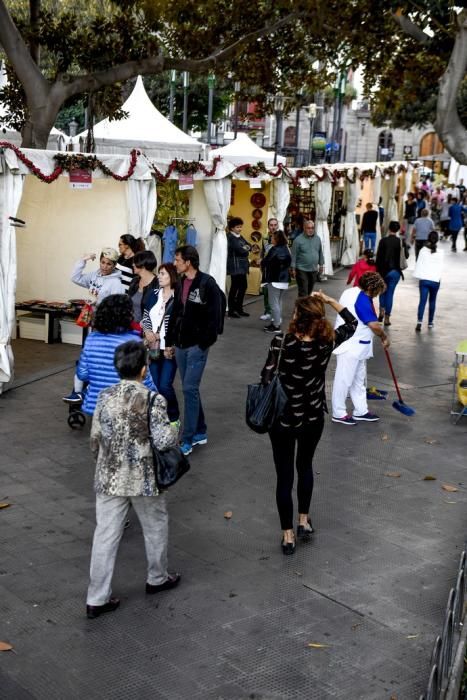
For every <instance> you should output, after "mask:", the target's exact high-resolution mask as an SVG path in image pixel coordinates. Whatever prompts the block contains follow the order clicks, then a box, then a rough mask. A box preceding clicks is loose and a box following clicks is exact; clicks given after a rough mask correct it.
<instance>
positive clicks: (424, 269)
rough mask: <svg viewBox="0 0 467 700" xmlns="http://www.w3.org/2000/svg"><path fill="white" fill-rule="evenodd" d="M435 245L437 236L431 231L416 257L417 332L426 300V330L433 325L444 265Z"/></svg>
mask: <svg viewBox="0 0 467 700" xmlns="http://www.w3.org/2000/svg"><path fill="white" fill-rule="evenodd" d="M437 244H438V234H437V232H436V231H431V233H429V234H428V241H427V244H426V246H425V247H424V248H422V249H421V251H420V253H419V255H418V259H417V263H416V265H415V270H414V273H413V274H414V277H416V278H417V279H419V280H420V282H419V290H420V302H419V304H418V313H417V325H416V326H415V330H416V331H417V332H420V331H421V330H422V322H423V314H424V313H425V306H426V302H427V300H428V299H429V304H428V328H430V329H431V328H433V325H434V324H433V321H434V317H435V310H436V296H437V294H438V291H439V285H440V282H441V273H442V271H443V264H444V253H443V251H442V250H437Z"/></svg>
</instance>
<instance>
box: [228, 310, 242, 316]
mask: <svg viewBox="0 0 467 700" xmlns="http://www.w3.org/2000/svg"><path fill="white" fill-rule="evenodd" d="M227 316H228V317H229V318H240V314H239V313H237V312H236V311H229V313H228V314H227Z"/></svg>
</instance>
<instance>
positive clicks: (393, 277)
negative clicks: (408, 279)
mask: <svg viewBox="0 0 467 700" xmlns="http://www.w3.org/2000/svg"><path fill="white" fill-rule="evenodd" d="M400 278H401V273H400V272H399V270H390V271H389V272H388V274H387V275H386V276H385V278H384V281H385V282H386V291H385V292H383V294H381V295H380V297H379V308H380V309H384V311H385V313H386V314H387V315H388V316H389V315H390V314H391V311H392V303H393V301H394V290H395V289H396V287H397V283H398V282H399V280H400Z"/></svg>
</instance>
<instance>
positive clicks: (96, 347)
mask: <svg viewBox="0 0 467 700" xmlns="http://www.w3.org/2000/svg"><path fill="white" fill-rule="evenodd" d="M128 340H141V336H140V335H139V333H137V332H135V331H125V333H99V331H93V332H92V333H90V334H89V335H88V337H87V338H86V342H85V343H84V347H83V349H82V351H81V356H80V358H79V362H78V368H77V375H78V378H79V379H81V380H82V381H84V382H88V388H87V390H86V396H85V399H84V403H83V411H84V412H85V413H88V414H89V415H91V416H92V414H93V413H94V409H95V408H96V402H97V397H98V395H99V392H100V391H102V389H106V388H107V387H108V386H112V385H113V384H118V383H119V381H120V377H119V376H118V374H117V370H116V369H115V367H114V353H115V349H116V348H117V347H118V346H119V345H121V344H122V343H126V342H127V341H128ZM144 383H145V385H146V386H147V387H148V389H152V390H154V389H155V387H154V384H153V382H152V380H151V375H150V374H149V372H148V374H147V376H146V379H145V380H144Z"/></svg>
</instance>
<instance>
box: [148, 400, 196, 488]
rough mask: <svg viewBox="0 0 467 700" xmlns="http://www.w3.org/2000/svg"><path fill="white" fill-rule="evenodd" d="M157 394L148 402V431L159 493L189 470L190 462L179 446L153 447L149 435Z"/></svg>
mask: <svg viewBox="0 0 467 700" xmlns="http://www.w3.org/2000/svg"><path fill="white" fill-rule="evenodd" d="M156 396H157V394H152V396H150V398H149V402H148V431H149V442H150V443H151V449H152V457H153V462H154V477H155V479H156V486H157V488H158V489H159V491H164V490H165V489H168V488H169V486H172V485H173V484H175V483H176V482H177V481H178V480H179V479H180V478H181V477H182V476H183V475H184V474H186V473H187V471H188V470H189V469H190V462H189V461H188V459H187V458H186V457H185V455H184V454H183V452H182V451H181V449H180V446H179V445H174V446H173V447H167V449H165V450H158V449H157V447H156V446H155V445H154V440H153V438H152V434H151V413H152V407H153V405H154V401H155V400H156Z"/></svg>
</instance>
